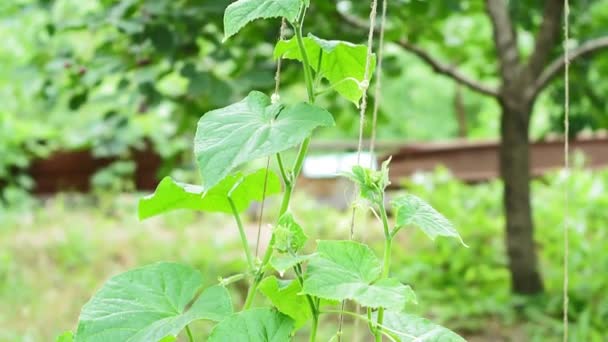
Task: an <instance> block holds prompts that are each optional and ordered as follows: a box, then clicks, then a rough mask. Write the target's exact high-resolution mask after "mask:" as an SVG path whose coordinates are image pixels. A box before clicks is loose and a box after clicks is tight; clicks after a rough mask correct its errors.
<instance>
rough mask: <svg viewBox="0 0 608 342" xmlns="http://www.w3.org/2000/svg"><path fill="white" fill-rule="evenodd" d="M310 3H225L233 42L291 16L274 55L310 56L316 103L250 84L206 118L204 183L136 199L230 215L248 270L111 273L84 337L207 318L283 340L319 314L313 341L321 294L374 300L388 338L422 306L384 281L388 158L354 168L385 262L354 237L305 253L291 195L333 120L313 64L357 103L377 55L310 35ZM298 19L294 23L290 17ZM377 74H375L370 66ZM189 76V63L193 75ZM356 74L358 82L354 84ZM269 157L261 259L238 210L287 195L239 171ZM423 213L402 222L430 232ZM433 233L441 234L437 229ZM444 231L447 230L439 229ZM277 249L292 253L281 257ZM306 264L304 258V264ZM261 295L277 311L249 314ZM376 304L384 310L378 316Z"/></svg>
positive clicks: (147, 207) (229, 337) (371, 305)
mask: <svg viewBox="0 0 608 342" xmlns="http://www.w3.org/2000/svg"><path fill="white" fill-rule="evenodd" d="M308 7H309V2H308V1H307V0H306V1H304V0H240V1H237V2H234V3H233V4H231V5H230V6H228V8H227V9H226V12H225V16H224V23H225V38H228V37H230V36H232V35H234V34H235V33H236V32H238V31H239V30H240V29H241V28H243V27H244V26H245V25H247V24H248V23H249V22H251V21H253V20H255V19H258V18H273V17H283V18H285V19H286V20H287V21H290V22H292V24H293V25H294V27H295V28H296V30H295V38H293V39H292V40H291V41H288V42H284V45H285V47H286V48H287V49H288V50H285V51H281V46H278V47H277V54H278V55H286V56H287V58H294V59H298V60H300V61H301V62H302V65H303V68H304V76H305V77H304V79H305V82H306V89H307V93H308V100H309V102H308V103H298V104H295V105H285V104H282V103H279V101H278V99H276V98H275V99H273V100H271V99H270V98H269V97H268V96H267V95H266V94H264V93H262V92H259V91H252V92H250V93H249V95H248V96H247V97H246V98H245V99H243V100H241V101H240V102H237V103H235V104H231V105H228V106H225V107H223V108H220V109H215V110H212V111H209V112H207V113H205V114H204V115H203V117H202V118H201V119H200V120H199V122H198V126H197V131H196V136H195V138H194V154H195V158H196V163H197V166H198V169H199V172H200V174H201V176H202V185H200V186H199V185H190V184H183V183H179V182H176V181H174V180H173V179H172V178H165V179H164V180H163V181H162V182H161V184H159V186H158V188H157V190H156V192H155V193H154V194H153V195H151V196H148V197H146V198H144V199H142V200H141V201H140V203H139V217H140V218H141V219H143V218H147V217H151V216H154V215H157V214H161V213H165V212H168V211H172V210H175V209H190V210H198V211H219V212H230V213H232V214H233V216H234V219H235V221H236V224H237V227H238V229H239V235H240V238H241V244H242V248H243V250H244V252H245V255H246V259H247V266H248V269H247V272H246V273H241V274H237V275H233V276H230V277H229V278H227V279H225V280H224V279H220V284H221V285H219V286H217V285H216V286H211V287H208V288H206V289H204V290H203V287H202V275H201V274H200V272H198V271H196V270H194V269H192V268H190V267H188V266H184V265H181V264H174V263H160V264H153V265H150V266H146V267H143V268H139V269H135V270H132V271H128V272H126V273H123V274H121V275H118V276H115V277H114V278H111V279H110V280H109V281H108V282H107V283H106V284H105V285H104V286H103V287H102V289H101V290H100V291H99V292H98V293H97V294H95V295H94V296H93V297H92V299H91V300H90V301H89V302H88V303H87V304H86V305H85V306H84V308H83V309H82V312H81V315H80V318H79V324H78V330H77V333H76V341H105V340H116V341H168V340H173V339H175V338H177V335H178V334H179V333H180V332H181V331H182V330H183V329H184V328H186V330H187V333H188V337H189V339H190V341H192V340H193V336H192V333H191V331H190V330H189V328H188V324H190V323H192V322H194V321H197V320H211V321H216V322H218V323H217V325H215V326H214V327H213V329H212V331H211V333H210V335H209V339H208V340H209V341H255V342H258V341H269V342H283V341H288V340H289V339H290V337H291V336H292V335H293V334H294V333H296V331H295V329H296V328H301V327H302V326H303V325H305V324H306V323H307V322H308V321H311V323H312V326H311V331H310V334H309V336H310V341H313V342H314V341H315V340H316V334H317V329H318V326H319V316H320V314H321V313H322V311H321V305H322V300H323V301H324V302H323V303H325V302H326V301H327V300H329V301H345V300H352V301H354V302H356V303H358V304H360V305H362V306H364V307H367V308H368V310H370V311H368V316H367V317H365V318H363V319H364V320H365V321H367V323H368V326H369V327H370V332H371V333H372V334H373V335H374V336H375V339H376V341H381V340H382V334H388V333H390V332H389V331H383V330H385V328H384V326H383V313H384V309H385V308H386V309H390V310H394V311H396V312H401V311H403V310H405V308H406V304H409V303H416V296H415V294H414V292H413V291H412V289H411V288H410V287H409V286H407V285H404V284H402V283H401V282H400V281H399V280H397V279H396V278H390V277H388V275H389V274H390V260H391V244H392V240H393V238H394V234H389V233H388V220H387V212H386V209H385V207H384V197H385V195H384V191H385V189H386V187H387V186H388V185H389V178H388V162H386V163H384V164H383V165H382V169H381V170H380V171H378V172H375V171H371V170H369V169H364V168H361V167H355V169H354V170H353V173H352V174H351V175H349V177H350V178H351V179H353V180H354V181H355V182H356V183H358V185H359V187H360V188H361V194H362V196H363V197H365V198H367V199H369V200H370V201H371V203H372V205H374V206H375V207H376V208H375V209H377V210H378V212H379V213H380V215H381V217H382V219H381V223H382V225H383V228H384V232H385V236H384V237H385V248H384V259H383V261H382V262H381V261H380V260H379V259H378V258H377V257H376V255H375V253H374V251H373V250H372V249H371V248H369V247H368V246H366V245H364V244H361V243H358V242H354V241H319V242H318V248H317V253H315V254H313V255H302V256H299V255H298V253H299V251H300V250H302V249H303V248H304V246H305V243H306V241H307V236H306V234H305V233H304V230H303V228H302V227H301V226H300V225H299V224H298V223H297V222H296V220H295V219H294V217H293V215H292V214H291V211H290V202H291V196H292V193H293V190H294V186H295V184H296V183H295V182H296V180H297V179H298V176H299V174H300V171H301V169H302V164H303V162H304V158H305V156H306V154H307V152H308V151H307V150H308V146H309V143H310V140H311V135H312V132H313V131H314V130H315V129H316V128H319V127H329V126H333V125H334V119H333V117H332V115H331V114H330V113H329V112H328V111H326V110H325V109H322V108H321V107H318V106H316V105H315V104H314V103H312V102H314V98H315V89H314V88H315V86H316V85H317V84H316V83H317V82H315V80H313V79H312V75H311V73H310V71H311V68H312V70H314V71H315V72H316V75H315V76H316V78H317V80H318V79H319V78H320V77H321V76H322V77H325V78H327V79H328V80H329V82H330V86H331V87H333V88H335V89H336V90H337V91H338V93H340V94H342V95H344V96H345V97H347V98H348V99H349V100H351V101H353V102H355V103H358V101H359V99H360V97H361V95H362V92H363V91H364V90H366V89H367V87H368V85H367V84H366V85H361V84H360V82H361V81H360V79H362V78H364V75H363V73H364V72H365V68H366V66H365V64H367V63H368V62H369V63H372V64H374V63H375V60H373V56H369V59H370V60H367V58H368V56H367V53H366V51H367V48H366V47H365V46H356V45H353V44H351V43H346V42H337V41H325V40H321V39H319V38H316V37H314V36H309V37H308V38H307V40H306V41H305V42H304V41H303V37H302V30H301V28H302V24H303V22H304V14H305V13H306V11H307V10H308ZM296 18H297V22H293V21H294V20H296ZM133 29H134V30H136V28H133ZM148 29H150V30H151V31H152V32H153V34H152V36H153V39H152V45H154V46H155V47H156V48H157V49H159V50H161V51H162V50H168V49H170V47H171V46H172V45H173V41H172V38H171V37H172V35H171V34H170V32H167V31H166V29H163V28H161V27H156V26H153V27H150V28H148ZM294 40H295V41H297V44H295V45H296V46H297V49H298V50H297V51H298V52H297V53H299V54H294V52H293V51H290V50H289V49H291V50H293V49H295V46H294V43H293V42H294ZM279 45H280V44H279ZM308 55H310V56H308ZM313 55H314V56H313ZM315 56H316V59H315ZM309 57H310V59H309ZM311 62H312V63H313V64H310V63H311ZM315 65H316V67H315ZM370 69H371V71H373V67H371V68H370ZM371 71H370V75H371ZM192 72H193V70H191V68H189V71H188V74H191V73H192ZM367 76H369V75H367ZM351 79H355V82H354V83H355V84H353V82H352V80H351ZM344 81H345V82H344ZM342 82H343V83H342ZM365 82H368V81H367V80H365ZM355 86H356V88H354V87H355ZM297 145H300V148H299V151H298V153H297V156H296V160H295V161H294V163H293V166H292V167H291V168H289V169H286V168H285V165H284V163H283V162H282V158H281V154H280V153H281V152H284V151H286V150H288V149H291V148H293V147H295V146H297ZM271 156H275V157H276V159H277V163H278V166H279V169H280V171H281V176H282V178H283V183H284V184H285V187H284V188H285V189H284V192H283V200H282V202H281V207H280V210H279V215H278V220H277V224H276V226H275V228H274V229H273V231H272V237H271V240H270V243H269V245H268V246H267V247H266V251H265V252H264V255H263V257H262V260H260V261H259V262H256V261H254V258H253V256H252V253H251V251H250V244H249V242H248V240H247V234H246V232H245V228H244V225H243V222H242V219H241V217H240V213H241V212H242V211H244V210H245V209H246V208H247V206H248V205H249V204H250V203H251V202H252V201H253V200H260V199H263V198H264V196H265V192H268V194H274V193H277V192H280V190H281V187H280V184H279V182H278V179H277V177H276V176H274V174H268V175H269V179H268V180H269V181H268V182H267V181H266V175H267V173H266V172H265V170H260V171H258V172H256V173H253V174H251V175H248V176H244V175H243V174H242V173H240V172H236V169H237V168H238V167H240V166H242V165H244V164H245V163H247V162H250V161H253V160H255V159H258V158H262V157H271ZM269 160H270V159H269ZM406 204H409V203H406ZM425 208H426V207H425ZM415 209H418V208H414V207H412V206H407V205H406V206H405V211H406V214H408V213H413V214H412V215H406V216H405V217H404V218H403V219H402V220H410V221H412V223H416V224H422V225H423V226H425V227H426V225H427V224H428V222H426V221H425V220H428V217H427V216H428V215H427V214H428V210H427V211H425V212H424V215H419V213H418V212H416V210H415ZM402 211H403V210H402ZM432 214H433V215H435V216H434V217H433V219H435V220H436V217H437V215H439V214H437V213H436V212H434V211H433V212H432ZM425 215H426V216H425ZM441 218H443V217H441ZM446 222H447V221H446ZM407 223H408V222H400V224H407ZM441 223H443V222H441ZM425 227H423V228H425ZM432 228H433V229H437V227H436V226H432ZM440 228H442V229H444V230H445V229H446V227H444V226H441V225H440ZM275 251H278V252H280V253H285V254H287V255H288V257H287V258H282V259H276V258H274V253H275ZM304 262H307V267H306V268H305V269H304V267H303V263H304ZM287 267H291V268H292V269H293V273H294V274H295V276H296V278H294V279H288V280H285V281H283V280H282V281H279V280H278V279H277V278H276V277H272V276H271V277H265V274H266V272H267V270H268V269H270V268H276V269H279V272H280V273H281V274H280V275H281V277H282V276H283V272H284V271H285V270H286V268H287ZM243 278H247V279H248V280H249V282H250V283H249V288H248V290H247V296H246V298H245V303H244V305H243V308H242V310H241V311H240V312H238V313H235V314H232V315H230V314H231V313H232V304H231V299H230V296H229V294H228V291H227V289H226V288H225V287H224V285H228V284H232V283H234V282H236V281H239V280H241V279H243ZM258 290H259V291H260V292H262V293H263V294H264V295H265V296H266V297H267V298H268V299H269V300H270V302H271V303H272V305H273V306H274V307H275V308H276V309H275V308H272V307H261V308H254V309H251V306H252V305H253V302H254V298H255V296H256V294H257V292H258ZM199 293H200V295H199ZM371 309H378V316H377V318H375V319H374V320H372V319H371ZM306 310H307V311H306ZM349 314H352V313H349ZM355 315H356V314H355Z"/></svg>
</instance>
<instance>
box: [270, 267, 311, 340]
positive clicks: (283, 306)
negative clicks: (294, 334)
mask: <svg viewBox="0 0 608 342" xmlns="http://www.w3.org/2000/svg"><path fill="white" fill-rule="evenodd" d="M258 289H259V290H260V291H261V292H262V293H263V294H264V296H266V298H268V299H269V300H270V302H271V303H272V305H274V306H275V307H276V308H277V309H278V310H279V311H280V312H282V313H284V314H286V315H288V316H289V317H291V318H293V319H294V321H295V329H298V328H300V327H302V326H303V325H304V324H306V321H308V320H309V319H310V317H311V316H312V314H311V312H310V308H309V306H308V303H307V302H306V297H305V296H303V295H298V294H299V293H300V291H301V290H302V286H300V283H299V282H298V281H297V280H293V279H292V280H279V279H277V278H276V277H274V276H270V277H267V278H265V279H264V280H262V282H261V283H260V285H259V287H258Z"/></svg>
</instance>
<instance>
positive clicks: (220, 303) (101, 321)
mask: <svg viewBox="0 0 608 342" xmlns="http://www.w3.org/2000/svg"><path fill="white" fill-rule="evenodd" d="M202 280H203V277H202V275H201V273H200V272H199V271H197V270H195V269H193V268H191V267H189V266H186V265H182V264H175V263H157V264H153V265H149V266H144V267H142V268H138V269H134V270H131V271H128V272H125V273H122V274H119V275H117V276H115V277H113V278H111V279H110V280H108V282H107V283H106V284H105V285H104V286H103V287H102V288H101V290H99V292H97V293H96V294H95V295H94V296H93V298H91V300H90V301H89V302H88V303H87V304H86V305H85V306H84V307H83V309H82V312H81V313H80V319H79V323H78V331H77V332H76V336H75V341H76V342H78V341H82V342H85V341H86V342H105V341H129V342H139V341H141V342H150V341H159V340H162V339H163V338H165V337H166V336H177V334H179V333H180V331H182V329H184V327H185V326H186V325H188V324H189V323H191V322H193V321H196V320H202V319H206V320H212V321H220V320H222V319H224V318H225V317H227V316H229V315H230V314H231V313H232V303H231V300H230V295H229V293H228V291H227V290H226V289H225V288H223V287H220V286H214V287H210V288H208V289H206V290H204V291H203V292H202V293H201V294H200V296H198V297H197V294H198V293H199V292H200V291H201V288H202ZM191 303H192V304H191ZM190 304H191V305H190Z"/></svg>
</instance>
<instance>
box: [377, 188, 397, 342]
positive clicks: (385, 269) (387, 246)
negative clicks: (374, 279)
mask: <svg viewBox="0 0 608 342" xmlns="http://www.w3.org/2000/svg"><path fill="white" fill-rule="evenodd" d="M378 205H379V206H380V217H381V218H382V228H383V229H384V258H383V262H382V276H381V279H385V278H387V277H388V275H389V273H390V268H391V247H392V244H393V236H392V234H391V232H390V229H389V225H388V216H387V214H386V207H385V206H384V196H382V201H381V202H380V203H379V204H378ZM383 322H384V308H379V309H378V318H377V319H376V329H375V330H374V335H375V338H376V342H382V323H383Z"/></svg>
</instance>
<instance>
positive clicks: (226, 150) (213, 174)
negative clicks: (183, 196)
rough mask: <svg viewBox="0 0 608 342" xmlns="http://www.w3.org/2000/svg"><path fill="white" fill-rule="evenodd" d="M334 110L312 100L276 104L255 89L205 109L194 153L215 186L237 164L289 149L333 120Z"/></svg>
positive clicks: (206, 180)
mask: <svg viewBox="0 0 608 342" xmlns="http://www.w3.org/2000/svg"><path fill="white" fill-rule="evenodd" d="M333 125H334V120H333V117H332V116H331V114H330V113H329V112H328V111H326V110H324V109H322V108H320V107H316V106H314V105H311V104H307V103H299V104H296V105H293V106H287V107H285V106H283V105H280V104H271V102H270V98H269V97H268V96H266V95H265V94H263V93H260V92H258V91H253V92H251V93H249V95H248V96H247V97H246V98H245V99H243V100H242V101H240V102H238V103H235V104H233V105H230V106H228V107H225V108H221V109H217V110H213V111H211V112H208V113H207V114H205V115H203V117H202V118H201V119H200V121H199V123H198V127H197V130H196V137H195V139H194V154H195V156H196V160H197V164H198V167H199V170H200V173H201V176H202V179H203V187H204V188H205V189H210V188H212V187H213V186H215V185H216V184H217V183H219V182H220V181H221V180H222V179H224V177H226V176H227V175H228V174H230V172H231V171H232V170H234V168H236V167H238V166H240V165H242V164H244V163H246V162H248V161H251V160H254V159H257V158H260V157H265V156H268V155H272V154H275V153H278V152H281V151H284V150H287V149H289V148H291V147H293V146H295V145H297V144H299V143H301V142H302V141H303V140H304V139H305V138H306V137H308V136H309V135H310V134H311V133H312V131H313V130H314V129H315V128H317V127H320V126H333Z"/></svg>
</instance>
